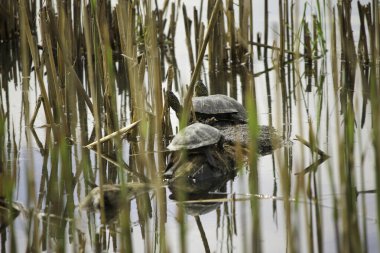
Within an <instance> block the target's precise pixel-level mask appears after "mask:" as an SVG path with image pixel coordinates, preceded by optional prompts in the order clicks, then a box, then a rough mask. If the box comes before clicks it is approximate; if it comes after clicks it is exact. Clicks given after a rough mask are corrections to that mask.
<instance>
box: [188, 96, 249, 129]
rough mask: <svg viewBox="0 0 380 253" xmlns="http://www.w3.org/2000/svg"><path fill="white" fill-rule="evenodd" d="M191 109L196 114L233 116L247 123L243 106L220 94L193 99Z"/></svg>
mask: <svg viewBox="0 0 380 253" xmlns="http://www.w3.org/2000/svg"><path fill="white" fill-rule="evenodd" d="M193 109H194V111H195V112H196V113H202V114H208V115H213V116H218V114H235V116H236V117H237V118H238V119H239V120H241V121H243V122H247V112H246V110H245V108H244V106H243V105H242V104H240V103H239V102H238V101H236V100H235V99H233V98H231V97H229V96H226V95H222V94H216V95H210V96H205V97H193Z"/></svg>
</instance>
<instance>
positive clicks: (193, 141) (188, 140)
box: [168, 123, 222, 151]
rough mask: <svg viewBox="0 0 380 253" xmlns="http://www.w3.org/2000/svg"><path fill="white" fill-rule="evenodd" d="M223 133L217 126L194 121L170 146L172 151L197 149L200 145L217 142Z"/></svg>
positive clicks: (175, 137)
mask: <svg viewBox="0 0 380 253" xmlns="http://www.w3.org/2000/svg"><path fill="white" fill-rule="evenodd" d="M221 136H222V134H221V133H220V131H219V130H218V129H216V128H215V127H212V126H209V125H206V124H202V123H194V124H192V125H190V126H187V127H185V128H184V129H182V130H181V131H180V132H179V133H178V134H177V135H176V136H174V138H173V140H172V142H171V143H170V145H169V146H168V149H169V150H171V151H177V150H181V149H196V148H200V147H205V146H209V145H212V144H216V143H217V142H218V141H219V140H220V138H221Z"/></svg>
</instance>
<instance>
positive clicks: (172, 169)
mask: <svg viewBox="0 0 380 253" xmlns="http://www.w3.org/2000/svg"><path fill="white" fill-rule="evenodd" d="M223 144H224V137H223V136H222V134H221V133H220V131H219V130H218V129H216V128H214V127H212V126H209V125H207V124H203V123H199V122H196V123H194V124H191V125H189V126H187V127H185V128H184V129H182V130H181V131H180V132H179V133H178V134H177V135H176V136H175V137H174V138H173V140H172V142H171V143H170V144H169V146H168V147H167V148H168V150H169V151H170V152H171V154H170V156H169V162H168V164H167V166H166V170H165V173H164V177H165V178H166V179H167V180H168V181H169V185H170V186H172V188H176V189H178V188H181V189H182V190H185V191H186V192H188V193H189V192H190V193H199V192H204V191H208V190H210V188H212V187H213V186H214V185H215V184H217V183H218V182H219V181H220V179H221V178H226V177H229V176H232V175H233V174H234V164H233V158H232V156H231V154H229V153H228V151H227V150H225V149H224V146H223Z"/></svg>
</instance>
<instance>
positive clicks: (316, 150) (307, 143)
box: [296, 135, 330, 158]
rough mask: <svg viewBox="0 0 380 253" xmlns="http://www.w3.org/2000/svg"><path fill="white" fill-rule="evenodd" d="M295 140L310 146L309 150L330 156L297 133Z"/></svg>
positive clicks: (323, 155)
mask: <svg viewBox="0 0 380 253" xmlns="http://www.w3.org/2000/svg"><path fill="white" fill-rule="evenodd" d="M296 140H297V141H299V142H301V143H302V144H303V145H305V146H306V147H308V148H310V149H311V151H313V152H316V153H317V154H318V155H320V156H322V157H327V158H328V157H330V156H329V155H328V154H326V153H325V152H323V151H322V150H321V149H319V148H318V147H317V146H315V145H312V144H310V142H308V141H307V140H305V139H304V138H302V137H301V136H299V135H296Z"/></svg>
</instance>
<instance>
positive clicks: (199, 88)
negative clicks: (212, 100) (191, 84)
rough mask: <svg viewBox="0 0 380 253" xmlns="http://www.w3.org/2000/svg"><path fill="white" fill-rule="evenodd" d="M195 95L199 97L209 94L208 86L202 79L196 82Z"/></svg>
mask: <svg viewBox="0 0 380 253" xmlns="http://www.w3.org/2000/svg"><path fill="white" fill-rule="evenodd" d="M195 96H197V97H202V96H208V90H207V87H206V85H205V84H204V83H203V82H202V80H199V81H197V83H196V84H195Z"/></svg>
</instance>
